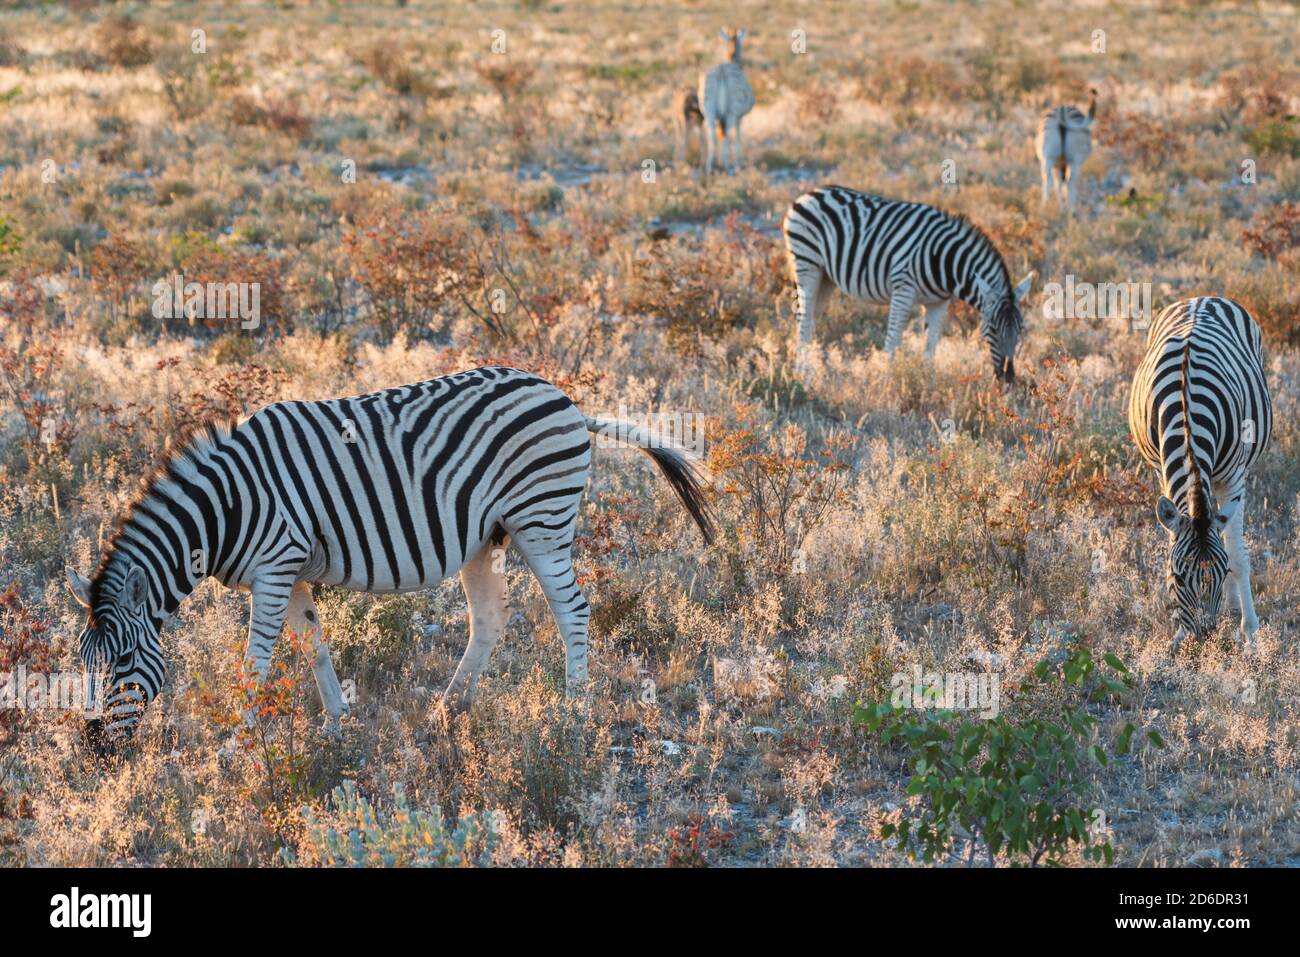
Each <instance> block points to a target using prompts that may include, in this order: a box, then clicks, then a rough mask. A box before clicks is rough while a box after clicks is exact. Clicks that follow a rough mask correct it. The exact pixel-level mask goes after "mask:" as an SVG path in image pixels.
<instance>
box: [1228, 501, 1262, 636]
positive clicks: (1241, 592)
mask: <svg viewBox="0 0 1300 957" xmlns="http://www.w3.org/2000/svg"><path fill="white" fill-rule="evenodd" d="M1224 544H1225V545H1227V546H1228V568H1229V579H1228V580H1229V583H1230V584H1235V585H1236V591H1237V605H1238V607H1240V608H1241V638H1242V640H1243V641H1244V642H1245V643H1246V644H1247V645H1253V644H1254V643H1255V635H1256V634H1258V633H1259V616H1258V615H1256V614H1255V596H1254V595H1253V594H1252V592H1251V588H1250V554H1249V552H1247V551H1246V494H1245V492H1242V495H1241V500H1240V501H1239V502H1238V503H1237V509H1236V511H1235V512H1233V513H1232V517H1231V518H1230V519H1229V520H1228V527H1227V528H1226V529H1224Z"/></svg>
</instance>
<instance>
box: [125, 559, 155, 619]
mask: <svg viewBox="0 0 1300 957" xmlns="http://www.w3.org/2000/svg"><path fill="white" fill-rule="evenodd" d="M148 596H149V582H148V580H147V579H146V578H145V575H144V569H143V568H141V567H140V566H139V565H132V566H131V570H130V571H129V572H127V573H126V581H124V582H123V583H122V597H121V602H122V604H124V605H125V606H126V607H127V608H128V609H130V610H131V612H132V613H133V614H139V613H140V611H141V610H142V609H143V608H144V602H145V599H146V598H147V597H148Z"/></svg>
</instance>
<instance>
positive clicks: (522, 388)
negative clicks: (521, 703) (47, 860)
mask: <svg viewBox="0 0 1300 957" xmlns="http://www.w3.org/2000/svg"><path fill="white" fill-rule="evenodd" d="M588 432H600V433H602V434H603V435H609V436H610V437H612V439H613V440H614V441H620V442H623V443H624V444H629V445H633V446H638V447H640V448H641V449H642V450H643V451H644V452H646V454H648V455H649V456H650V457H651V458H652V459H653V460H654V461H655V463H656V464H657V465H658V466H659V468H660V470H661V471H662V472H663V474H664V475H665V476H666V477H667V479H668V481H669V483H670V484H671V485H672V487H673V489H674V490H675V491H676V493H677V495H678V496H679V497H680V499H681V501H682V503H683V504H684V505H685V507H686V509H687V511H688V512H689V513H690V515H691V517H692V518H693V519H694V520H695V522H696V524H697V525H698V526H699V528H700V530H701V532H703V534H704V538H705V541H706V542H710V541H712V536H713V525H712V520H711V518H710V515H709V512H708V508H707V506H706V503H705V500H704V496H703V490H702V488H701V485H700V483H699V480H698V478H697V475H696V473H695V470H694V466H693V464H692V462H691V461H690V460H689V459H688V458H687V457H686V455H685V454H684V453H683V452H682V451H681V450H679V449H676V448H673V447H668V446H666V445H665V444H664V442H663V441H662V440H661V439H660V437H659V436H657V435H655V434H654V433H652V432H649V431H645V430H642V429H639V428H637V427H636V426H634V425H631V424H630V423H626V422H623V421H621V420H601V419H593V418H588V417H586V416H584V415H583V414H582V413H581V412H579V411H578V409H577V407H576V406H575V405H574V403H573V402H572V400H570V399H569V397H568V396H567V395H565V394H564V393H563V392H561V391H560V390H559V389H557V388H556V387H555V386H553V385H551V384H550V383H548V382H546V381H544V380H543V379H539V378H538V377H536V376H534V375H530V374H528V373H526V372H521V371H519V370H517V369H509V368H500V367H489V368H481V369H474V370H471V371H468V372H461V373H458V374H456V375H452V376H446V377H443V378H439V379H431V380H429V381H427V382H420V383H416V384H413V385H406V386H401V387H399V388H395V389H388V390H386V391H383V392H374V393H371V394H369V395H363V396H357V397H353V398H343V399H330V400H327V401H322V402H277V403H275V404H273V405H269V406H266V407H265V408H263V409H260V410H259V411H257V412H255V413H254V414H253V415H251V416H250V417H248V418H247V419H245V420H244V421H242V422H240V423H238V424H232V425H227V426H218V425H210V426H208V427H206V429H204V430H202V431H201V432H200V433H198V434H197V435H196V436H194V437H193V438H192V439H191V440H190V441H189V442H188V443H187V444H185V446H184V447H183V448H182V449H180V450H179V451H178V452H177V453H175V454H174V455H172V456H171V457H170V459H169V460H168V461H167V462H166V463H165V464H164V465H163V466H162V467H161V468H160V470H159V471H158V472H157V473H156V474H155V475H154V476H153V477H152V478H151V479H149V480H147V481H146V484H145V487H144V490H143V491H142V493H141V494H140V496H139V498H138V499H137V500H136V502H135V503H134V504H133V505H132V506H131V508H130V510H129V511H128V513H127V515H126V517H125V519H124V520H123V521H122V523H121V526H120V528H119V529H118V531H117V532H116V533H115V535H114V536H113V538H112V540H111V542H110V544H109V546H108V548H107V549H106V551H105V553H104V556H103V560H102V562H101V564H100V566H99V569H98V571H97V572H96V573H95V574H94V576H93V577H92V578H90V579H87V578H85V577H83V576H82V575H79V574H78V573H77V572H75V571H74V570H73V569H71V568H69V569H68V583H69V586H70V588H71V590H72V592H73V594H74V595H75V596H76V598H77V600H78V601H79V602H80V603H81V604H82V605H83V606H85V607H86V608H87V609H88V610H89V612H90V615H89V620H88V622H87V624H86V627H85V630H84V631H83V632H82V634H81V638H80V651H81V657H82V661H83V663H84V665H85V667H86V669H87V672H88V674H90V675H94V676H99V681H98V682H96V684H97V685H98V691H97V696H96V697H94V698H93V699H92V700H93V701H94V702H95V703H96V704H98V710H99V713H101V714H102V715H103V717H102V718H96V719H94V720H93V721H90V722H88V724H87V727H86V732H87V740H88V742H89V743H90V744H92V745H93V746H95V747H96V748H97V749H98V750H101V751H105V750H109V749H111V748H112V747H113V746H114V745H115V744H116V743H117V742H119V741H120V740H122V739H124V738H125V737H128V736H129V735H130V734H131V733H132V732H133V731H134V728H135V726H136V723H137V722H138V721H139V719H140V717H141V715H142V713H143V711H144V709H145V707H147V705H148V703H149V701H150V700H151V699H152V698H154V697H155V696H156V695H157V694H158V691H159V689H160V688H161V687H162V684H163V678H164V670H165V669H164V661H163V653H162V647H161V645H160V643H159V638H158V633H159V628H160V626H161V625H162V623H163V622H164V621H165V620H166V619H167V618H168V617H169V616H170V615H171V614H172V613H173V612H175V610H176V608H177V607H178V606H179V605H180V603H181V601H182V600H183V599H184V598H185V597H186V596H187V595H189V594H190V593H191V592H192V591H194V589H195V588H196V587H197V586H198V584H199V583H200V582H201V581H202V580H203V579H205V578H207V577H209V576H211V577H213V578H216V579H217V580H218V581H220V582H222V583H223V584H225V585H227V586H230V587H233V588H237V589H240V590H246V591H248V592H250V593H251V599H252V605H251V613H250V616H249V617H250V622H249V628H248V647H247V654H246V659H245V660H246V664H247V667H248V670H249V673H250V674H251V675H254V676H255V677H257V678H258V679H264V678H265V676H266V675H267V673H268V668H269V667H270V663H271V652H272V648H273V646H274V644H275V641H276V639H277V636H278V635H279V633H280V630H281V627H282V626H283V625H284V624H286V623H287V624H288V626H289V627H290V628H291V629H293V630H294V631H295V632H297V633H304V632H305V633H306V634H307V635H308V636H309V639H310V643H311V644H310V647H311V656H312V670H313V672H314V674H315V678H316V684H317V688H318V689H319V691H320V695H321V699H322V702H323V704H324V706H325V711H326V714H327V717H326V728H327V730H330V731H336V730H337V727H338V720H339V718H340V716H341V715H342V714H344V713H345V712H346V711H347V710H348V709H347V706H346V703H345V702H344V700H343V695H342V692H341V688H340V685H339V681H338V678H337V677H336V675H335V673H334V668H333V665H332V664H331V662H330V656H329V647H328V644H327V643H326V640H325V637H324V636H323V634H322V631H321V626H320V621H319V618H318V616H317V614H316V610H315V606H314V604H313V601H312V593H311V587H310V586H311V584H313V583H319V584H326V585H338V586H341V587H343V588H348V589H351V590H354V591H369V592H400V591H411V590H414V589H418V588H425V587H427V586H429V585H432V584H434V583H436V582H438V581H441V580H442V579H444V578H446V577H448V576H450V575H452V574H455V573H456V572H459V573H460V580H461V586H462V587H463V589H464V592H465V597H466V599H467V600H468V603H469V612H470V633H469V644H468V647H467V648H466V650H465V653H464V656H463V657H462V658H461V661H460V665H459V667H457V669H456V672H455V675H454V676H453V677H452V679H451V682H450V684H449V685H448V687H447V690H446V693H445V695H444V701H446V702H447V704H448V705H449V706H450V707H453V708H460V707H464V706H465V705H466V704H467V703H468V701H469V699H470V698H471V696H472V695H473V692H474V688H475V684H476V681H477V679H478V676H479V674H480V672H482V670H483V668H484V667H485V666H486V664H487V660H488V656H489V654H490V653H491V651H492V646H493V645H494V644H495V643H496V641H497V638H498V637H499V635H500V634H501V630H502V628H503V626H504V624H505V621H506V586H505V577H504V561H503V554H504V553H503V549H504V548H505V546H506V544H507V542H513V544H514V545H515V547H516V548H517V549H518V550H519V552H520V553H522V555H523V558H524V560H525V562H526V563H527V564H528V567H529V568H530V569H531V570H532V572H533V574H535V575H536V576H537V579H538V581H539V582H540V583H541V586H542V591H543V593H544V594H545V596H546V600H547V603H548V605H549V606H550V609H551V612H552V614H553V615H554V617H555V622H556V626H557V629H558V631H559V633H560V636H561V637H562V638H563V640H564V643H565V647H566V666H565V683H566V690H567V692H568V693H569V695H570V696H572V695H575V694H577V693H578V692H579V691H580V689H581V688H582V687H583V685H584V684H585V681H586V677H587V623H588V618H589V617H590V613H589V609H588V606H587V602H586V600H585V599H584V598H583V595H582V592H581V590H580V589H579V587H578V584H577V582H576V579H575V577H574V571H573V561H572V558H571V555H570V550H571V548H572V545H573V538H574V531H575V528H576V525H577V516H578V507H579V503H580V502H581V500H582V495H583V491H584V489H585V487H586V483H587V472H588V466H589V465H590V462H591V451H590V440H589V439H588V436H587V433H588Z"/></svg>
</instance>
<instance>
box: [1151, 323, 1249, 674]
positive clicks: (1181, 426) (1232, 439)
mask: <svg viewBox="0 0 1300 957" xmlns="http://www.w3.org/2000/svg"><path fill="white" fill-rule="evenodd" d="M1260 340H1261V336H1260V330H1259V326H1258V325H1257V324H1256V323H1255V320H1254V319H1253V318H1251V316H1250V313H1248V312H1247V311H1246V310H1245V309H1243V308H1242V307H1241V306H1240V305H1238V304H1237V303H1235V302H1232V301H1230V300H1228V299H1219V298H1214V297H1207V298H1198V299H1186V300H1183V301H1182V302H1176V303H1174V304H1173V305H1171V306H1169V307H1168V308H1166V309H1165V310H1163V311H1162V312H1161V313H1160V315H1159V316H1158V317H1157V318H1156V320H1155V323H1154V324H1153V325H1152V327H1151V331H1150V332H1149V333H1148V335H1147V348H1146V354H1145V356H1144V357H1143V359H1142V362H1141V364H1140V365H1139V366H1138V369H1137V372H1136V374H1135V375H1134V377H1133V391H1132V393H1131V395H1130V397H1129V412H1128V415H1129V431H1130V432H1131V433H1132V435H1133V440H1134V442H1136V443H1137V446H1138V449H1139V450H1140V451H1141V453H1142V457H1143V458H1144V459H1146V460H1147V462H1149V463H1150V464H1151V465H1152V466H1153V467H1154V468H1157V469H1159V470H1160V485H1161V492H1162V495H1161V497H1160V501H1159V503H1158V505H1157V507H1156V514H1157V517H1158V518H1159V519H1160V522H1161V524H1163V525H1164V526H1165V528H1166V529H1168V531H1169V536H1170V550H1169V564H1168V568H1167V585H1168V588H1169V591H1170V592H1171V593H1172V594H1171V598H1172V599H1173V600H1174V601H1175V602H1176V608H1175V610H1174V622H1173V625H1174V631H1175V639H1174V647H1175V649H1176V648H1177V645H1178V642H1180V641H1181V640H1182V638H1183V636H1185V635H1188V634H1192V635H1196V636H1198V637H1200V636H1203V635H1205V634H1206V633H1207V632H1208V631H1210V630H1211V629H1212V628H1213V627H1214V625H1215V623H1216V621H1217V619H1218V612H1219V600H1220V597H1221V595H1222V589H1223V584H1224V581H1225V579H1226V580H1227V582H1228V586H1229V588H1228V594H1229V595H1230V596H1231V597H1232V598H1234V599H1236V601H1237V604H1238V606H1239V607H1240V609H1241V632H1242V636H1243V637H1244V638H1245V639H1246V640H1252V639H1253V638H1254V636H1255V633H1256V632H1257V631H1258V630H1259V619H1258V617H1257V616H1256V614H1255V605H1254V599H1253V596H1252V594H1251V588H1250V559H1249V556H1248V555H1247V553H1246V540H1245V532H1244V523H1245V499H1246V475H1247V473H1248V472H1249V471H1250V468H1251V466H1252V465H1254V464H1255V462H1256V461H1258V459H1259V457H1260V456H1261V455H1262V454H1263V453H1264V450H1265V449H1266V448H1267V447H1268V442H1269V438H1270V436H1271V435H1272V431H1273V403H1272V400H1271V399H1270V397H1269V392H1268V383H1267V382H1266V381H1265V379H1264V364H1263V357H1262V353H1261V347H1260ZM1189 422H1190V439H1189V427H1188V423H1189Z"/></svg>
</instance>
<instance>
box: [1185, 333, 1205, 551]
mask: <svg viewBox="0 0 1300 957" xmlns="http://www.w3.org/2000/svg"><path fill="white" fill-rule="evenodd" d="M1191 355H1192V337H1191V335H1190V334H1189V335H1188V336H1187V340H1186V341H1185V342H1184V343H1183V368H1182V381H1181V383H1180V392H1181V397H1182V402H1183V433H1184V445H1183V465H1184V467H1185V468H1186V469H1187V513H1188V515H1189V516H1190V517H1191V519H1192V527H1193V528H1194V529H1195V530H1196V535H1197V537H1198V538H1204V537H1205V536H1206V535H1208V534H1209V532H1210V519H1211V517H1212V516H1211V515H1210V502H1209V499H1208V497H1207V496H1206V494H1205V482H1204V481H1202V479H1201V466H1200V465H1199V464H1198V463H1197V461H1196V443H1195V441H1194V440H1193V438H1192V401H1191V394H1190V382H1191V375H1192V370H1191Z"/></svg>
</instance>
